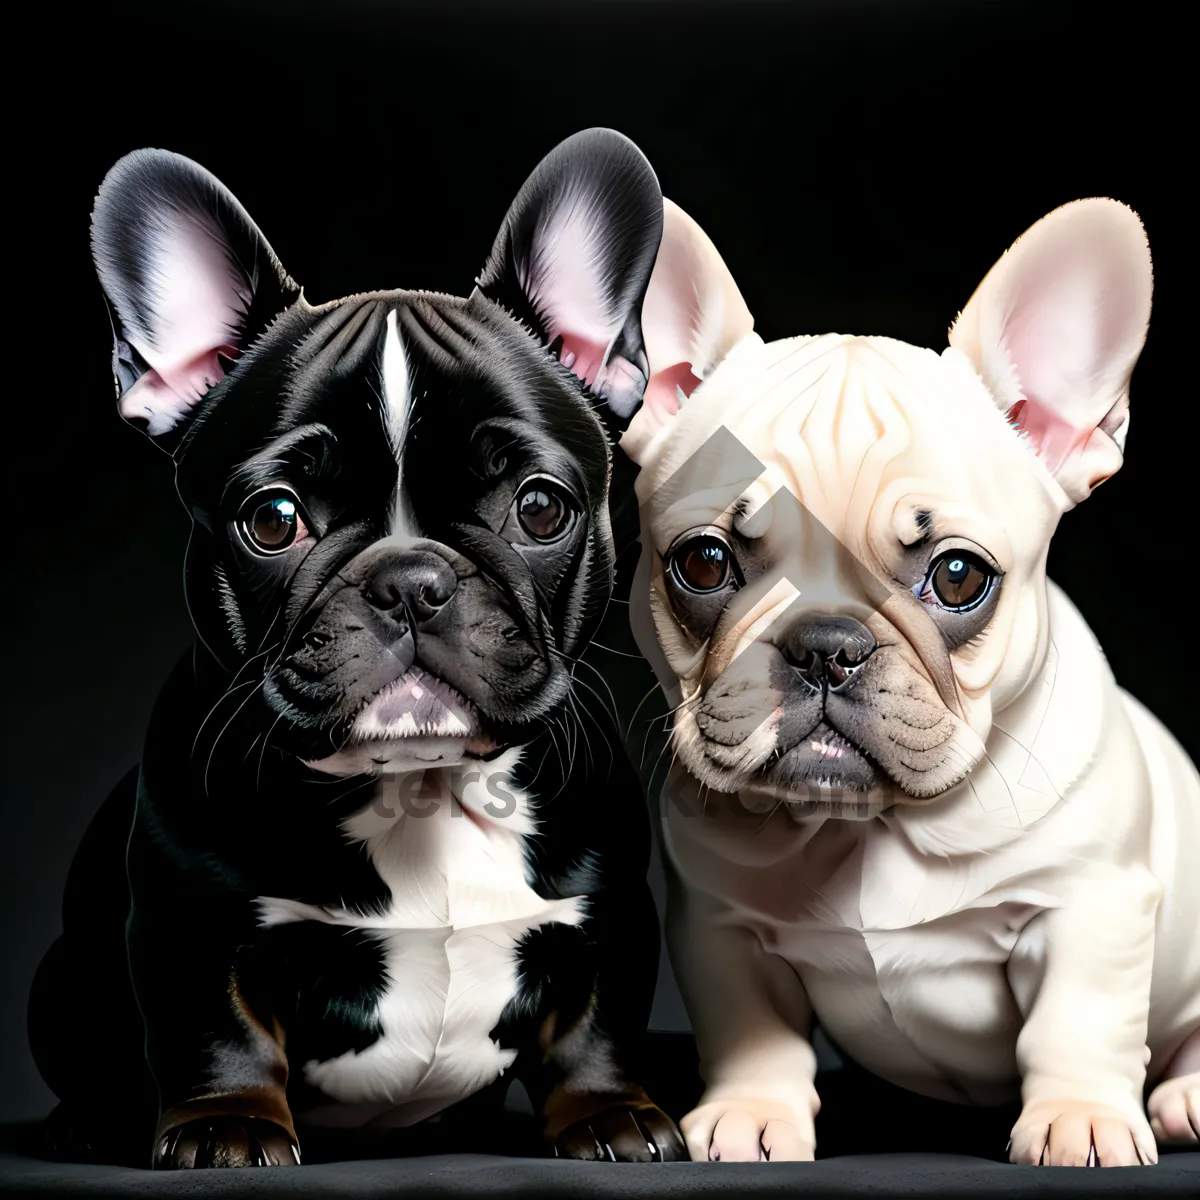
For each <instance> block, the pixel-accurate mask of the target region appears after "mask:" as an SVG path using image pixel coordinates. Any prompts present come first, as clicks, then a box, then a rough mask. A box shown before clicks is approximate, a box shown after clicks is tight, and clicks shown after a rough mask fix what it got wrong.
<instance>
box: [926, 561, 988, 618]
mask: <svg viewBox="0 0 1200 1200" xmlns="http://www.w3.org/2000/svg"><path fill="white" fill-rule="evenodd" d="M995 578H996V572H995V571H994V570H993V569H992V567H991V566H989V565H988V564H987V563H985V562H984V561H983V559H981V558H980V557H979V556H978V555H976V554H971V553H969V552H968V551H966V550H950V551H948V552H947V553H945V554H943V555H941V556H940V557H939V558H938V559H937V561H936V562H934V564H933V569H932V570H931V571H930V572H929V589H930V591H932V592H933V595H934V598H935V599H936V600H937V602H938V603H939V604H940V605H941V606H942V607H943V608H948V609H951V610H952V611H954V612H966V611H967V610H968V609H971V608H974V607H975V605H977V604H978V603H979V602H980V601H981V600H983V598H984V597H985V596H986V595H987V594H988V591H989V590H990V588H991V586H992V583H993V582H994V581H995Z"/></svg>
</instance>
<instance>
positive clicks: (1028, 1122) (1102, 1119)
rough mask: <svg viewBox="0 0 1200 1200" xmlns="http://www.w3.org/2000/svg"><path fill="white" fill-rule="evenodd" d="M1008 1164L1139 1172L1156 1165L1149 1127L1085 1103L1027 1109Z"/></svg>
mask: <svg viewBox="0 0 1200 1200" xmlns="http://www.w3.org/2000/svg"><path fill="white" fill-rule="evenodd" d="M1008 1157H1009V1161H1010V1162H1014V1163H1026V1164H1033V1165H1035V1166H1037V1165H1041V1166H1048V1167H1136V1166H1138V1165H1143V1166H1144V1165H1146V1164H1149V1163H1156V1162H1158V1151H1157V1149H1156V1147H1155V1144H1154V1137H1153V1135H1152V1134H1151V1132H1150V1126H1149V1125H1148V1124H1146V1122H1145V1121H1144V1120H1143V1121H1140V1122H1136V1123H1131V1122H1130V1120H1129V1119H1128V1117H1127V1116H1125V1115H1124V1114H1122V1113H1119V1112H1117V1111H1116V1109H1112V1108H1105V1107H1104V1106H1103V1105H1099V1104H1089V1103H1087V1102H1085V1101H1081V1100H1058V1101H1053V1100H1052V1101H1045V1102H1042V1103H1038V1104H1032V1105H1030V1106H1028V1107H1027V1108H1025V1109H1024V1110H1023V1111H1022V1113H1021V1116H1020V1118H1019V1119H1018V1121H1017V1123H1016V1125H1014V1126H1013V1131H1012V1141H1011V1142H1010V1143H1009V1151H1008Z"/></svg>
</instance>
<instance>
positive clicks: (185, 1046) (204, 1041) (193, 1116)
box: [129, 902, 300, 1168]
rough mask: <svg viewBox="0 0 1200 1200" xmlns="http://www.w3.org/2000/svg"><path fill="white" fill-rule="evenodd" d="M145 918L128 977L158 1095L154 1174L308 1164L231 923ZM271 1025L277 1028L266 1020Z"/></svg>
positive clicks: (137, 926) (274, 1044) (273, 1037)
mask: <svg viewBox="0 0 1200 1200" xmlns="http://www.w3.org/2000/svg"><path fill="white" fill-rule="evenodd" d="M162 915H163V914H162V913H161V912H158V913H156V912H146V911H142V910H140V909H139V907H138V906H137V904H136V902H135V906H134V910H133V914H132V916H131V918H130V922H129V953H130V967H131V974H132V979H133V984H134V991H135V992H136V994H137V999H138V1004H139V1007H140V1008H141V1010H142V1015H143V1017H144V1019H145V1025H146V1057H147V1059H148V1061H149V1064H150V1069H151V1072H152V1073H153V1075H154V1079H155V1082H156V1083H157V1085H158V1092H159V1118H158V1126H157V1130H156V1133H155V1137H154V1146H153V1152H152V1165H153V1166H155V1167H168V1168H170V1167H236V1166H293V1165H295V1164H296V1163H298V1162H299V1161H300V1158H299V1151H298V1149H297V1141H296V1133H295V1129H294V1127H293V1124H292V1117H291V1113H290V1111H289V1109H288V1104H287V1099H286V1095H285V1088H286V1084H287V1060H286V1058H285V1056H284V1052H283V1047H282V1045H281V1039H280V1037H279V1035H278V1032H277V1031H276V1030H274V1029H273V1028H268V1026H267V1024H265V1023H264V1020H263V1018H262V1017H261V1016H260V1014H259V1013H258V1012H257V1011H256V1006H255V1004H254V1002H253V999H252V985H251V984H250V983H249V982H248V978H247V976H248V972H247V971H246V970H245V968H244V965H243V964H242V963H241V962H239V958H241V957H244V954H243V955H239V953H238V940H237V937H236V935H234V934H233V930H234V928H235V926H234V925H233V923H232V921H231V920H230V919H229V918H230V917H232V915H233V914H228V913H224V912H222V911H220V906H219V905H218V906H215V907H214V908H209V909H208V910H207V911H200V910H198V909H197V910H191V911H189V910H188V909H187V908H184V909H183V910H182V911H180V910H175V911H172V912H171V913H170V914H169V916H170V920H169V921H164V920H163V919H162ZM268 1019H269V1018H268Z"/></svg>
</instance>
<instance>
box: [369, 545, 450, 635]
mask: <svg viewBox="0 0 1200 1200" xmlns="http://www.w3.org/2000/svg"><path fill="white" fill-rule="evenodd" d="M457 587H458V577H457V576H456V575H455V574H454V572H453V570H451V568H450V564H449V563H448V562H446V560H445V559H444V558H442V557H441V556H440V555H437V554H433V553H431V552H430V551H428V550H406V551H403V552H401V553H399V554H397V555H395V556H394V557H389V558H387V559H385V560H384V561H383V562H382V563H380V564H379V568H378V570H377V571H376V572H375V574H374V575H373V576H372V577H371V578H370V579H369V580H368V581H367V583H366V585H365V586H364V588H363V595H364V596H365V597H366V599H367V603H368V604H370V605H371V607H372V608H377V609H379V611H380V612H383V613H387V614H388V615H389V616H391V617H394V618H400V617H403V616H405V615H407V616H408V617H409V619H411V620H412V621H415V622H418V623H419V622H421V621H428V620H429V619H430V617H432V616H434V614H435V613H437V611H438V610H439V609H440V608H442V607H443V606H444V605H445V604H446V603H447V601H449V599H450V597H451V596H453V595H454V592H455V589H456V588H457Z"/></svg>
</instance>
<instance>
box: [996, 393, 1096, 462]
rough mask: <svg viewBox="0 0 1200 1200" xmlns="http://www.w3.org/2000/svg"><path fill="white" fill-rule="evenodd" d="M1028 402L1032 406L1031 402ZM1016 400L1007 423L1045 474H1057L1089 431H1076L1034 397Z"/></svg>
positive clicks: (1091, 431) (1082, 444) (1079, 447)
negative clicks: (1023, 439)
mask: <svg viewBox="0 0 1200 1200" xmlns="http://www.w3.org/2000/svg"><path fill="white" fill-rule="evenodd" d="M1031 400H1032V403H1031ZM1031 400H1030V399H1027V400H1018V401H1017V403H1016V404H1014V405H1013V406H1012V408H1010V409H1009V410H1008V414H1007V415H1008V420H1009V423H1010V424H1012V425H1014V426H1015V427H1016V428H1017V429H1018V430H1019V431H1020V432H1021V433H1022V434H1023V435H1025V436H1026V437H1027V438H1028V439H1029V443H1030V446H1031V447H1032V449H1033V450H1034V452H1035V453H1036V454H1037V456H1038V457H1039V458H1040V459H1041V460H1042V461H1043V463H1044V464H1045V466H1046V469H1047V470H1048V471H1051V472H1054V471H1057V470H1058V469H1059V468H1060V467H1061V466H1062V465H1063V463H1065V462H1066V461H1067V459H1068V458H1070V457H1071V455H1072V454H1074V453H1076V452H1077V451H1078V450H1080V449H1082V448H1083V447H1084V446H1085V445H1086V444H1087V442H1088V439H1089V438H1090V437H1091V436H1092V433H1093V430H1091V429H1086V428H1085V429H1078V428H1076V427H1075V426H1074V425H1073V424H1072V423H1071V422H1070V421H1067V420H1064V419H1063V418H1062V417H1061V416H1059V414H1058V413H1057V412H1056V411H1055V410H1054V409H1052V408H1049V407H1048V406H1046V405H1044V404H1040V403H1038V401H1037V399H1036V397H1032V398H1031Z"/></svg>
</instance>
